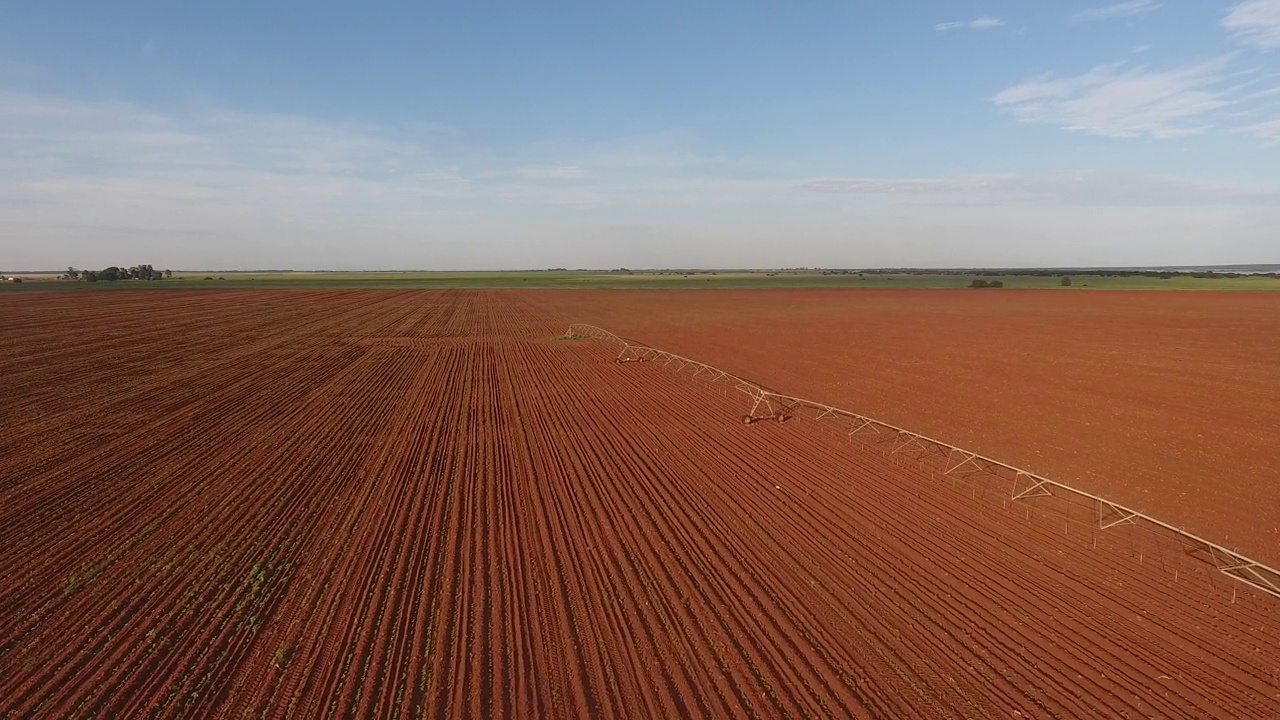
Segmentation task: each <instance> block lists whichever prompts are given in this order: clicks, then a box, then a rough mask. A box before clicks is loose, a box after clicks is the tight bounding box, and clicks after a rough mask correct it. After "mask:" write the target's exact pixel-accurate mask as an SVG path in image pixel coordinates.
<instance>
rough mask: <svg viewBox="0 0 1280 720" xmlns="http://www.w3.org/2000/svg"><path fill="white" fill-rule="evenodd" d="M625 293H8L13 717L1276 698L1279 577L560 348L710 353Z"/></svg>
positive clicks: (1019, 712) (1275, 703)
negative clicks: (1048, 508)
mask: <svg viewBox="0 0 1280 720" xmlns="http://www.w3.org/2000/svg"><path fill="white" fill-rule="evenodd" d="M628 296H629V297H632V298H634V297H638V296H640V294H625V295H624V294H613V293H561V292H557V291H547V292H518V291H510V292H499V291H493V292H484V291H407V292H376V291H351V292H341V291H335V292H285V291H280V292H261V293H253V292H234V291H227V292H209V293H204V292H176V291H174V292H127V291H119V292H111V293H79V294H74V295H72V294H68V295H58V294H39V295H36V294H32V295H29V296H22V297H0V400H3V403H4V415H3V416H0V715H4V714H7V715H8V716H13V717H26V716H38V717H59V718H61V717H88V716H97V717H147V716H162V717H172V716H223V717H245V716H248V717H257V716H270V717H290V716H291V717H326V716H342V717H347V716H361V717H444V716H452V717H462V716H469V717H501V716H542V717H546V716H552V717H571V716H572V717H578V716H595V717H680V716H703V717H752V716H754V717H882V718H900V717H920V718H950V717H966V718H989V717H1126V716H1127V717H1188V718H1240V717H1260V718H1268V717H1276V716H1277V715H1280V615H1278V614H1277V602H1276V601H1275V600H1274V599H1273V598H1270V597H1266V596H1260V595H1258V594H1255V593H1251V592H1242V593H1240V594H1239V597H1235V596H1234V593H1233V589H1234V588H1233V585H1232V583H1230V582H1229V581H1227V580H1226V579H1224V578H1222V577H1221V576H1215V575H1211V574H1209V573H1206V572H1203V571H1202V570H1201V569H1198V568H1197V566H1196V564H1195V563H1194V562H1192V561H1191V560H1189V559H1183V558H1161V559H1160V561H1159V562H1154V561H1153V559H1151V558H1146V559H1142V558H1135V557H1133V556H1132V555H1131V554H1127V553H1124V552H1118V551H1114V550H1110V549H1095V548H1093V547H1092V546H1090V545H1089V544H1088V543H1084V542H1080V541H1078V540H1077V539H1070V538H1069V539H1064V537H1063V530H1062V528H1061V527H1060V526H1058V527H1055V526H1054V525H1053V524H1052V523H1049V522H1044V521H1042V520H1041V519H1040V518H1037V517H1035V516H1033V515H1032V514H1027V515H1023V514H1022V513H1021V511H1020V510H1018V509H1012V508H1011V507H1010V506H1009V504H1008V503H1004V502H1002V501H1001V499H999V498H990V497H986V496H982V495H970V494H967V493H965V492H958V491H957V490H955V489H953V487H952V486H951V485H949V484H947V483H941V482H938V481H936V479H935V478H933V477H932V476H931V475H930V474H929V472H928V471H926V470H924V469H922V468H920V467H917V466H915V465H913V464H911V463H909V462H904V461H903V460H902V459H901V458H896V457H889V456H885V455H882V454H880V453H877V452H874V451H870V450H868V449H866V448H862V447H860V446H858V445H851V444H850V443H848V442H846V441H845V440H843V439H842V438H838V437H836V436H835V435H833V434H830V433H827V432H825V431H824V430H823V429H822V428H821V427H818V426H816V425H814V424H806V423H803V422H794V423H757V424H755V425H751V426H743V425H742V424H741V423H740V422H739V421H738V418H739V417H740V416H741V414H742V412H743V410H744V408H743V403H742V399H741V398H740V397H731V396H725V395H722V394H720V393H718V392H716V391H715V390H714V389H712V388H709V387H707V386H704V385H700V384H699V383H697V382H694V381H691V380H690V379H689V378H687V377H684V376H680V375H677V374H674V373H671V372H669V371H666V370H664V369H662V368H661V367H657V366H654V365H644V364H622V365H620V364H615V363H613V362H611V358H612V352H611V351H610V348H608V347H607V346H604V345H600V344H596V343H590V342H578V341H566V340H557V339H554V336H556V335H558V334H559V333H561V332H563V330H564V329H565V327H567V325H568V324H569V323H570V322H573V321H579V320H581V321H595V322H598V323H599V324H601V325H604V326H605V327H610V328H611V329H616V330H618V331H619V332H623V333H626V334H635V335H637V336H639V331H640V330H644V329H649V330H653V331H654V332H653V333H652V336H651V337H645V338H643V339H645V340H647V341H649V342H651V343H653V344H655V345H659V346H662V345H663V344H664V341H665V340H671V341H672V342H668V343H666V344H667V345H674V346H673V347H671V349H673V350H677V351H680V352H684V353H686V354H696V350H697V349H698V348H694V347H691V346H692V345H693V344H694V341H693V340H691V338H697V337H704V335H703V333H702V332H701V331H700V330H699V329H698V328H695V327H692V325H691V323H692V322H693V320H691V319H690V318H693V319H694V320H696V317H695V316H689V315H686V316H684V318H683V319H681V317H678V316H675V315H674V314H669V315H668V317H667V318H666V321H667V322H668V323H669V324H670V326H669V327H667V329H666V330H665V331H663V332H666V333H669V335H668V336H667V337H665V338H664V337H663V336H662V333H661V332H659V331H660V330H661V327H660V326H661V325H662V323H663V321H664V318H663V317H661V316H657V315H654V316H646V315H645V312H646V310H645V306H644V305H643V303H641V304H640V305H635V306H631V308H630V309H629V310H627V309H626V307H625V305H626V303H625V302H622V301H623V300H624V299H625V298H626V297H628ZM661 297H662V296H659V295H655V296H654V298H655V299H650V300H648V301H647V302H654V303H656V302H658V300H657V298H661ZM939 297H942V296H939ZM686 298H687V300H688V302H690V303H695V302H721V301H722V300H717V299H716V296H714V295H711V294H703V293H691V294H689V295H687V296H686ZM661 302H668V303H675V302H677V301H674V300H661ZM667 307H668V308H669V309H670V308H673V307H674V305H668V306H667ZM615 310H616V312H615ZM648 312H650V313H652V312H654V309H653V307H649V309H648ZM610 315H612V322H611V321H610V320H611V318H610V317H609V316H610ZM680 333H684V334H683V335H681V334H680ZM711 337H712V339H710V340H706V341H705V342H706V343H707V345H706V347H705V348H703V349H705V350H707V353H705V354H710V355H715V354H716V352H721V353H725V352H727V350H726V347H727V346H725V345H723V344H720V345H717V343H723V342H724V341H723V340H722V339H721V340H717V339H715V338H716V337H718V336H711ZM776 339H777V338H776V336H775V337H771V338H768V339H766V341H765V343H764V344H762V345H761V346H760V347H762V348H766V350H760V351H759V352H761V353H764V352H772V353H783V352H785V347H784V346H780V345H778V344H776V343H775V342H774V340H776ZM850 340H851V342H852V341H853V340H854V338H850ZM858 342H859V344H863V343H865V342H869V341H866V340H859V341H858ZM922 342H923V341H922ZM1064 344H1069V343H1066V340H1065V339H1064ZM717 348H718V349H717ZM995 352H996V350H994V349H993V350H992V353H993V354H994V353H995ZM832 356H833V357H835V358H837V359H838V357H839V353H833V354H832ZM741 357H742V359H741V360H740V361H739V366H738V367H734V368H732V369H734V370H736V371H739V372H742V373H743V374H744V375H748V376H751V377H754V378H759V379H761V381H762V382H766V383H767V384H769V385H772V386H774V387H779V388H785V389H787V390H794V391H797V392H798V393H802V394H811V395H817V396H821V395H822V394H821V393H811V392H808V389H821V388H818V387H817V386H816V385H811V386H808V388H806V387H805V386H804V384H803V383H805V382H815V381H814V380H813V378H812V377H810V376H811V375H812V372H813V371H812V368H816V367H818V359H817V358H816V357H813V356H812V355H811V354H803V355H802V359H801V360H798V361H797V363H798V364H797V365H795V366H794V367H791V368H789V369H787V372H786V373H785V374H784V373H781V372H779V373H778V376H777V377H767V378H766V377H762V374H768V373H773V372H777V371H778V370H779V369H780V368H781V369H786V368H782V366H781V365H780V364H777V363H778V361H776V360H775V361H774V362H775V364H774V365H767V364H764V363H762V364H760V365H759V366H755V367H745V368H744V367H742V365H751V360H750V358H752V357H756V356H752V355H750V354H747V355H743V356H741ZM758 357H761V358H763V357H765V356H764V355H759V356H758ZM772 357H775V358H776V357H781V356H780V355H775V356H772ZM706 359H708V360H711V361H716V360H717V358H715V357H707V358H706ZM726 364H729V363H726ZM819 379H820V378H819ZM1014 379H1015V380H1016V379H1017V377H1015V378H1014ZM987 381H988V380H987V379H985V378H984V379H983V380H981V382H987ZM792 385H795V387H792ZM820 399H833V400H834V399H839V398H824V397H820ZM845 404H848V405H850V406H851V408H852V409H860V410H864V411H868V412H870V410H871V408H866V407H861V406H858V405H857V404H856V403H845ZM1044 412H1045V414H1046V416H1047V417H1053V414H1054V413H1055V412H1056V409H1055V408H1053V407H1045V408H1044ZM1022 417H1023V419H1022V421H1023V422H1027V419H1026V417H1025V416H1022ZM886 419H889V418H886ZM909 426H910V425H909ZM920 429H921V430H924V429H925V428H920ZM1100 452H1101V451H1100ZM1011 459H1016V458H1011ZM1218 482H1223V481H1222V480H1219V481H1218ZM1260 512H1262V511H1260ZM1210 537H1211V538H1213V539H1219V538H1217V537H1214V536H1212V535H1210ZM1233 598H1234V600H1233Z"/></svg>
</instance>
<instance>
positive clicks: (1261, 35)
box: [1222, 0, 1280, 50]
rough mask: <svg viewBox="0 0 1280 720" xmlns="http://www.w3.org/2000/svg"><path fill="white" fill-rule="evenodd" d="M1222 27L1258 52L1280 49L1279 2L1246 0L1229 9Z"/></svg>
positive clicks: (1272, 0) (1279, 0)
mask: <svg viewBox="0 0 1280 720" xmlns="http://www.w3.org/2000/svg"><path fill="white" fill-rule="evenodd" d="M1222 26H1223V27H1224V28H1226V29H1227V32H1229V33H1231V34H1232V35H1233V36H1234V37H1235V38H1236V39H1237V40H1239V41H1241V42H1244V43H1247V44H1249V45H1253V46H1254V47H1256V48H1258V49H1259V50H1275V49H1277V48H1280V0H1247V1H1246V2H1242V3H1240V4H1239V5H1236V6H1235V7H1233V8H1231V10H1230V11H1229V12H1228V13H1227V15H1226V17H1225V18H1223V19H1222Z"/></svg>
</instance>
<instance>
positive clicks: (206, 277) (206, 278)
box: [204, 275, 213, 280]
mask: <svg viewBox="0 0 1280 720" xmlns="http://www.w3.org/2000/svg"><path fill="white" fill-rule="evenodd" d="M204 279H205V280H212V279H213V278H211V277H209V276H208V275H205V276H204Z"/></svg>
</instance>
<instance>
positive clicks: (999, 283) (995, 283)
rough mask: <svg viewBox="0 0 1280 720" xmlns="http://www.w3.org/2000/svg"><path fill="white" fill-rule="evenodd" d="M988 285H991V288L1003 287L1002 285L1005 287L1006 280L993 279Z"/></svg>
mask: <svg viewBox="0 0 1280 720" xmlns="http://www.w3.org/2000/svg"><path fill="white" fill-rule="evenodd" d="M987 287H989V288H1002V287H1004V282H1003V281H1000V280H992V281H991V282H989V283H987Z"/></svg>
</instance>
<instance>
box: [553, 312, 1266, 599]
mask: <svg viewBox="0 0 1280 720" xmlns="http://www.w3.org/2000/svg"><path fill="white" fill-rule="evenodd" d="M565 337H566V338H579V339H591V340H600V341H604V342H609V343H613V344H614V345H616V346H618V348H619V351H618V355H617V358H616V361H617V362H620V363H628V362H652V363H657V364H660V365H662V366H664V367H667V368H670V369H672V370H675V371H676V372H680V373H685V374H687V375H689V376H691V377H699V378H703V379H705V380H707V381H710V382H713V383H720V384H721V385H722V386H725V387H731V388H733V389H735V390H738V391H740V392H742V393H743V394H745V395H746V396H747V399H748V400H749V401H750V402H751V407H750V409H749V410H748V411H747V413H746V414H745V415H743V416H742V422H743V424H746V425H750V424H752V423H755V422H758V421H761V420H775V421H777V422H783V421H785V420H788V419H790V418H792V417H807V418H809V419H813V420H824V421H834V422H837V423H840V425H841V430H842V432H844V433H846V434H847V435H848V437H849V438H850V439H853V438H860V437H865V436H874V439H875V440H877V441H880V442H891V443H892V446H893V449H892V451H891V453H893V454H908V455H909V456H911V457H912V458H914V459H922V458H925V457H928V458H930V459H932V460H935V461H937V462H938V463H939V467H942V468H944V471H943V474H944V475H946V476H950V477H952V478H961V477H965V476H968V475H972V474H976V473H989V474H991V475H994V476H996V477H998V478H1001V479H1003V480H1005V481H1006V482H1007V483H1009V484H1010V485H1011V487H1012V490H1011V497H1010V500H1012V501H1019V502H1024V503H1025V502H1030V501H1033V500H1035V499H1036V498H1058V499H1066V500H1069V501H1071V502H1073V503H1075V504H1077V505H1080V504H1087V505H1089V506H1090V516H1091V517H1090V521H1089V523H1090V525H1091V526H1092V527H1093V528H1094V529H1096V530H1112V529H1115V528H1118V527H1120V526H1136V527H1141V528H1142V529H1145V530H1148V531H1150V532H1153V533H1155V534H1161V535H1167V536H1168V537H1170V538H1172V539H1173V540H1174V541H1176V542H1177V543H1178V544H1179V545H1180V546H1181V547H1182V549H1183V551H1184V553H1185V554H1186V556H1187V557H1190V558H1194V559H1196V560H1198V561H1200V562H1203V563H1205V564H1207V565H1209V566H1210V567H1212V568H1213V569H1215V570H1217V571H1218V572H1220V573H1222V574H1223V575H1226V576H1227V577H1229V578H1231V579H1232V580H1235V581H1237V582H1240V583H1243V584H1245V585H1248V586H1250V587H1252V588H1254V589H1256V590H1258V591H1260V592H1263V593H1266V594H1268V595H1271V596H1274V597H1277V598H1280V570H1276V569H1275V568H1272V567H1269V566H1267V565H1264V564H1262V563H1260V562H1258V561H1257V560H1253V559H1251V558H1248V557H1245V556H1244V555H1241V554H1240V553H1238V552H1236V551H1234V550H1230V549H1228V548H1225V547H1223V546H1221V545H1218V544H1217V543H1214V542H1211V541H1209V540H1206V539H1204V538H1202V537H1199V536H1197V535H1193V534H1191V533H1189V532H1187V531H1185V530H1182V529H1181V528H1178V527H1176V526H1174V525H1170V524H1169V523H1166V522H1163V521H1160V520H1157V519H1155V518H1153V517H1151V516H1149V515H1145V514H1143V513H1140V512H1138V511H1137V510H1133V509H1130V508H1127V507H1125V506H1123V505H1120V504H1119V503H1115V502H1112V501H1110V500H1107V499H1106V498H1103V497H1099V496H1097V495H1094V494H1092V493H1088V492H1085V491H1083V490H1077V489H1076V488H1073V487H1071V486H1069V485H1064V484H1062V483H1060V482H1058V481H1056V480H1050V479H1049V478H1046V477H1043V476H1041V475H1037V474H1036V473H1033V472H1031V471H1029V470H1023V469H1021V468H1017V467H1014V466H1012V465H1009V464H1007V463H1003V462H1000V461H999V460H994V459H992V458H989V457H986V456H983V455H980V454H978V453H975V452H971V451H968V450H964V449H962V448H958V447H956V446H954V445H950V444H948V443H945V442H942V441H941V440H935V439H933V438H930V437H926V436H924V435H920V434H919V433H914V432H911V431H910V430H905V429H903V428H900V427H898V426H896V425H892V424H890V423H887V422H883V421H880V420H876V419H874V418H869V417H866V416H865V415H859V414H858V413H855V412H851V411H849V410H842V409H840V408H836V407H832V406H830V405H825V404H823V403H819V402H814V401H812V400H805V399H804V398H798V397H793V396H790V395H784V394H782V393H777V392H774V391H772V390H769V389H767V388H765V387H763V386H761V385H759V384H757V383H754V382H751V381H749V380H744V379H743V378H741V377H738V376H736V375H733V374H731V373H728V372H725V371H724V370H720V369H719V368H715V367H712V366H710V365H707V364H706V363H702V362H698V361H697V360H690V359H689V358H686V357H682V356H680V355H676V354H675V353H672V352H668V351H666V350H659V349H658V348H654V347H650V346H648V345H644V344H643V343H637V342H634V341H631V340H626V339H623V338H621V337H618V336H617V335H614V334H613V333H611V332H609V331H608V330H604V329H602V328H599V327H596V326H594V325H586V324H581V323H579V324H574V325H571V326H570V327H569V330H568V332H566V333H565Z"/></svg>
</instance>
